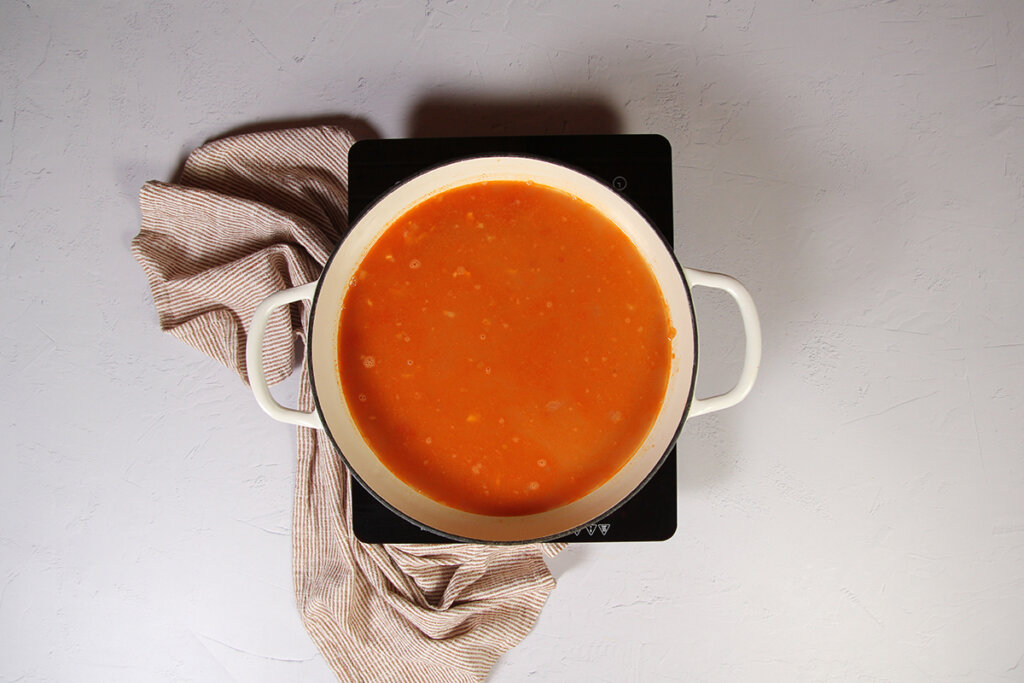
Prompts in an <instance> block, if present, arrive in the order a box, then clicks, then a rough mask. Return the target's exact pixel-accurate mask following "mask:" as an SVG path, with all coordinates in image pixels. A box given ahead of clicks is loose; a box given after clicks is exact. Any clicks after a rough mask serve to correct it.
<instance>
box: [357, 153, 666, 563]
mask: <svg viewBox="0 0 1024 683" xmlns="http://www.w3.org/2000/svg"><path fill="white" fill-rule="evenodd" d="M489 154H518V155H524V156H533V157H539V158H542V159H549V160H552V161H558V162H561V163H563V164H566V165H568V166H572V167H574V168H576V169H577V170H579V171H582V172H584V173H586V174H588V175H590V176H592V177H594V178H596V179H597V180H599V181H601V182H603V183H604V184H606V185H608V186H609V187H611V188H613V189H614V190H615V191H616V192H618V193H619V194H621V195H622V196H623V197H625V198H626V199H627V200H629V201H630V202H632V203H633V205H634V206H636V207H637V208H638V209H639V210H640V211H641V212H642V213H644V214H645V215H646V216H647V218H648V219H649V220H650V221H651V223H652V224H653V225H654V226H655V227H656V228H657V229H658V230H659V231H660V232H661V233H662V234H663V235H664V236H665V238H666V240H668V243H669V244H672V159H671V156H672V154H671V148H670V147H669V143H668V141H667V140H666V139H665V138H663V137H661V136H660V135H578V136H577V135H566V136H542V137H494V138H419V139H408V140H363V141H360V142H357V143H356V144H355V145H354V146H353V147H352V150H351V151H350V152H349V220H350V222H352V223H355V221H356V220H357V219H358V218H359V217H360V216H361V215H362V214H363V213H364V212H365V211H366V210H367V209H368V208H369V207H370V206H371V205H372V204H373V203H374V202H375V201H376V200H377V198H378V197H380V196H381V195H383V194H385V193H386V192H387V191H388V190H390V189H391V188H392V187H394V186H395V185H396V184H398V183H400V182H402V181H404V180H406V179H407V178H409V177H410V176H413V175H416V174H418V173H421V172H423V171H425V170H427V169H429V168H432V167H434V166H438V165H440V164H443V163H447V162H450V161H455V160H457V159H463V158H466V157H474V156H485V155H489ZM351 490H352V526H353V529H354V531H355V534H356V537H357V538H359V540H361V541H363V542H365V543H451V540H450V539H446V538H444V537H442V536H438V535H437V534H434V533H431V532H429V531H426V530H425V529H422V528H420V527H418V526H416V525H414V524H412V523H410V522H408V521H406V520H405V519H403V518H402V517H400V516H398V515H397V514H395V513H394V512H392V511H391V510H389V509H388V508H387V507H385V506H384V505H383V504H382V503H381V502H379V501H378V500H377V499H376V498H374V497H373V495H371V494H370V493H369V492H367V491H366V489H364V488H363V487H362V485H361V484H360V483H359V482H358V481H356V480H355V479H353V480H352V487H351ZM675 530H676V451H675V448H674V447H673V449H672V451H671V452H670V453H669V454H668V457H666V458H665V460H664V462H663V463H662V466H661V468H660V469H659V470H658V471H657V472H656V473H655V474H654V476H653V477H652V478H651V479H650V480H649V481H648V482H647V484H646V485H645V486H644V487H643V488H642V489H641V490H640V491H639V492H637V494H636V495H634V496H633V497H632V498H631V499H630V500H629V501H627V502H626V503H625V504H624V505H622V506H621V507H620V508H618V509H617V510H615V511H614V512H612V513H611V514H609V515H607V516H606V517H604V518H603V519H601V520H598V521H597V522H595V523H594V524H591V525H589V526H587V527H585V528H584V529H582V530H579V531H576V532H570V533H569V534H567V535H566V536H564V537H562V538H561V539H558V540H560V541H565V542H569V543H600V542H603V543H607V542H614V541H663V540H665V539H668V538H670V537H671V536H672V534H674V533H675Z"/></svg>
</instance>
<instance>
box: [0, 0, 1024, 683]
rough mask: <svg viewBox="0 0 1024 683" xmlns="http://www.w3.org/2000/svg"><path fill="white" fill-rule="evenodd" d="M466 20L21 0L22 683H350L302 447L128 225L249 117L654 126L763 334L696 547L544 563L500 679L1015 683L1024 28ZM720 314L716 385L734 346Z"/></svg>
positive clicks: (9, 440)
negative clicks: (324, 592) (550, 111)
mask: <svg viewBox="0 0 1024 683" xmlns="http://www.w3.org/2000/svg"><path fill="white" fill-rule="evenodd" d="M467 4H468V3H467V2H440V1H435V2H426V3H424V4H422V5H420V3H412V2H404V3H402V2H392V3H373V2H369V1H364V2H355V3H344V4H340V3H339V4H336V5H331V4H330V3H327V4H324V3H307V4H302V5H296V4H293V3H270V2H260V3H255V4H252V3H250V4H245V5H243V4H237V3H213V2H200V1H196V0H186V1H184V2H173V3H172V2H143V3H129V2H106V3H98V2H85V3H80V2H71V1H70V0H63V1H57V0H54V1H52V2H47V3H44V2H35V1H33V0H7V1H6V2H4V3H2V5H0V79H2V80H0V88H2V90H0V92H2V95H0V131H2V132H0V160H2V164H3V166H2V173H0V183H2V184H0V225H2V244H0V283H2V289H3V297H2V300H0V311H2V320H3V340H2V360H3V363H2V366H0V375H2V383H3V389H4V390H3V394H2V406H0V408H2V412H3V415H4V419H3V421H2V425H3V427H2V429H3V431H2V443H3V453H2V458H0V680H3V681H24V682H29V681H49V680H78V681H110V680H150V681H184V680H202V681H228V680H245V681H299V680H302V681H327V680H330V679H331V674H330V672H329V671H328V669H327V667H326V665H325V664H324V662H323V660H322V659H321V658H320V656H319V655H318V654H317V653H316V651H315V648H314V647H313V645H312V644H311V643H310V641H309V639H308V638H307V637H306V635H305V633H304V632H303V629H302V626H301V625H300V623H299V620H298V617H297V614H296V611H295V608H294V603H293V597H292V590H291V575H290V557H289V549H290V546H289V537H288V532H289V525H290V509H291V495H292V491H291V482H292V469H293V453H292V451H293V435H292V432H291V430H290V429H289V428H288V427H285V426H283V425H278V424H275V423H273V422H271V421H270V420H268V419H266V418H265V417H264V416H263V415H262V413H261V412H260V410H259V409H258V408H257V407H256V404H255V402H254V401H253V400H252V398H251V396H250V395H249V394H248V391H247V389H246V388H245V387H244V386H243V385H242V384H241V382H239V381H238V380H237V379H236V378H234V377H232V376H231V375H229V374H228V373H227V372H226V371H225V370H223V369H221V368H220V367H218V366H216V365H214V364H213V362H212V361H209V360H207V359H206V358H204V357H202V356H200V355H199V354H198V353H195V352H193V351H191V350H189V349H187V348H185V347H184V346H183V345H181V344H180V343H178V342H177V341H175V340H174V339H172V338H170V337H167V336H165V335H163V334H161V333H160V332H159V330H158V329H157V325H156V316H155V314H154V312H153V308H152V304H151V302H150V300H149V298H148V293H147V289H146V284H145V282H144V279H143V277H142V273H141V270H140V269H139V268H138V267H137V265H136V264H135V263H134V262H133V260H132V259H131V257H130V255H129V252H128V242H129V240H130V238H131V236H132V235H133V234H134V233H135V231H136V230H137V225H138V213H137V208H136V200H135V195H136V192H137V190H138V188H139V186H140V184H141V183H142V182H143V181H145V180H147V179H150V178H157V179H168V178H169V177H170V176H171V174H172V173H173V171H174V169H175V167H176V165H177V164H178V163H179V162H180V160H181V159H182V158H183V155H184V154H185V153H186V152H187V150H188V149H190V148H192V147H193V146H195V145H197V144H199V143H201V142H202V141H203V140H205V139H207V138H209V137H211V136H215V135H220V134H223V133H225V132H226V131H228V130H230V129H232V128H235V127H238V126H243V125H249V124H253V123H256V122H260V121H266V120H274V119H290V118H304V117H310V116H323V115H334V114H344V115H348V116H353V117H358V118H361V119H363V120H364V121H365V123H368V124H369V125H370V126H372V127H373V128H374V129H376V131H377V132H378V133H379V134H380V135H382V136H387V137H393V136H403V135H408V134H410V133H412V132H429V131H430V130H432V129H431V128H430V126H431V125H437V121H436V119H438V116H436V115H435V116H434V117H433V118H434V119H435V122H434V124H431V123H430V118H431V117H430V116H429V115H428V114H429V112H430V111H431V107H435V108H436V107H437V106H438V103H439V102H442V103H443V102H444V101H445V100H446V98H456V99H466V98H470V99H477V100H484V101H489V100H494V102H495V104H494V106H493V107H492V112H497V111H500V110H502V109H503V108H506V107H517V108H518V109H517V111H519V113H520V116H519V118H518V121H519V123H518V124H517V125H516V126H512V127H510V128H501V127H497V128H495V131H496V132H501V131H502V130H509V129H511V130H520V129H523V128H530V129H536V128H543V129H547V130H549V131H555V132H557V131H560V130H562V129H563V128H564V129H565V130H569V131H574V130H589V129H591V126H592V125H596V124H593V120H591V121H590V122H587V121H585V120H584V119H585V118H586V117H587V116H590V117H591V119H594V118H595V117H596V118H601V117H602V116H603V117H604V118H605V119H606V121H605V124H608V123H609V122H610V123H611V124H614V123H615V122H616V121H617V122H618V129H619V130H620V131H622V132H660V133H662V134H664V135H665V136H666V137H668V138H669V140H670V141H671V143H672V145H673V158H674V173H675V179H674V180H675V182H674V184H675V188H676V194H675V202H676V205H675V216H676V220H677V244H678V253H679V254H680V257H681V260H682V261H683V262H684V263H685V264H686V265H689V266H694V267H699V268H710V269H719V270H722V271H725V272H727V273H729V274H732V275H734V276H736V277H738V278H739V279H741V280H742V281H743V282H744V283H745V284H746V285H747V286H748V287H749V288H750V290H751V292H752V293H753V295H754V297H755V299H756V300H757V302H758V304H759V305H760V308H761V314H762V319H763V324H764V333H765V362H764V365H763V369H762V373H761V377H760V379H759V384H758V386H757V387H756V388H755V390H754V393H753V394H752V395H751V396H750V398H749V399H748V400H747V401H746V402H745V403H743V404H741V405H740V406H738V407H737V408H735V409H732V410H730V411H729V412H727V413H722V414H719V415H717V416H710V417H705V418H701V419H699V420H698V419H695V420H694V421H693V422H692V423H690V424H689V425H687V428H686V430H685V432H684V435H683V437H682V440H681V452H682V455H681V467H680V475H679V488H680V504H679V518H680V528H679V531H678V533H677V534H676V536H675V538H673V539H672V540H671V541H669V542H666V543H662V544H654V545H635V546H605V547H593V546H591V547H575V548H573V549H572V550H570V551H568V552H567V553H565V554H564V555H563V556H561V557H559V558H558V559H556V560H555V561H554V562H553V566H554V569H555V571H556V573H557V574H558V575H559V576H560V585H559V587H558V589H557V590H556V591H555V593H554V594H553V596H552V598H551V599H550V601H549V603H548V605H547V608H546V609H545V611H544V613H543V615H542V617H541V620H540V622H539V624H538V626H537V628H536V630H535V631H534V632H533V633H532V634H531V635H530V636H529V637H528V638H527V640H526V641H524V642H523V643H522V645H520V646H519V647H518V648H516V649H515V650H513V651H511V652H510V653H509V654H508V655H506V656H505V657H504V658H503V660H502V661H501V662H500V663H499V665H498V667H497V669H496V670H495V672H494V675H493V676H492V678H493V680H494V681H521V680H551V681H561V680H607V681H620V680H643V681H651V680H660V679H682V680H708V681H754V680H786V681H818V680H850V681H853V680H857V681H869V680H893V681H907V680H936V681H945V680H954V681H960V680H962V681H996V680H1024V659H1022V658H1024V617H1022V615H1024V503H1022V502H1021V501H1022V497H1024V496H1022V495H1021V490H1022V487H1024V420H1022V418H1021V412H1022V396H1024V390H1022V384H1024V307H1022V305H1021V300H1022V295H1024V275H1022V269H1024V215H1022V207H1024V4H1021V3H1019V2H1017V0H1003V1H1002V2H998V1H990V2H982V1H978V2H943V1H939V0H931V1H927V2H925V1H923V0H922V1H918V2H909V1H908V2H888V3H880V2H838V1H834V0H833V1H825V0H819V1H817V2H815V1H812V0H801V1H797V0H786V1H782V2H774V1H772V2H769V1H768V0H763V1H762V2H757V3H755V2H753V1H752V0H735V1H733V2H718V1H716V0H709V1H708V2H700V3H680V2H676V1H675V0H660V1H658V2H654V1H648V2H644V3H626V2H622V3H617V4H610V3H592V2H589V1H584V0H575V1H573V2H558V3H556V2H515V1H513V2H476V3H473V6H472V8H470V9H467V7H466V5H467ZM599 5H600V6H599ZM569 97H575V98H580V99H582V100H584V101H585V102H586V103H587V104H586V105H585V106H583V107H580V106H577V105H572V104H565V98H569ZM537 101H540V102H544V103H546V104H548V105H552V106H555V108H556V110H555V114H554V115H552V116H546V115H545V114H544V113H543V112H542V111H540V110H538V109H535V108H533V106H532V103H534V102H537ZM431 103H433V104H431ZM442 109H443V107H442ZM588 111H589V114H588ZM424 112H427V113H426V114H424ZM602 112H603V113H602ZM560 116H561V118H559V117H560ZM441 118H444V117H443V116H442V117H441ZM566 118H567V119H568V120H567V121H565V125H564V126H563V120H562V119H566ZM524 121H525V123H524ZM442 123H443V121H442ZM605 127H607V125H606V126H605ZM478 132H479V131H478ZM698 313H699V314H701V315H703V319H704V321H705V323H704V324H705V328H706V331H705V332H704V335H703V344H702V349H703V351H704V361H705V362H706V367H705V369H704V371H703V375H702V379H701V383H700V384H701V387H702V388H703V389H704V390H705V391H713V390H715V389H722V388H724V387H726V386H727V385H728V384H729V382H730V378H731V377H732V376H733V374H734V373H735V372H736V370H737V366H738V362H739V356H740V354H741V352H742V342H741V341H740V340H739V339H738V338H737V330H738V321H737V318H738V316H736V314H735V312H734V311H733V310H732V309H731V308H730V307H729V305H728V302H727V300H726V299H725V298H724V297H718V296H714V295H711V294H706V295H704V296H703V297H701V299H700V303H699V310H698ZM283 393H285V394H287V391H285V392H283Z"/></svg>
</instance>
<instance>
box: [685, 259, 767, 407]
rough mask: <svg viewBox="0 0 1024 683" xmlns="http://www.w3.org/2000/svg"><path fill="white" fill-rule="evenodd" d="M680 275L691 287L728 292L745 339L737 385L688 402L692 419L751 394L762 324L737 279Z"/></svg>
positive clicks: (699, 273) (705, 274)
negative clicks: (719, 393)
mask: <svg viewBox="0 0 1024 683" xmlns="http://www.w3.org/2000/svg"><path fill="white" fill-rule="evenodd" d="M683 274H684V275H685V276H686V281H687V282H689V283H690V285H691V286H695V287H710V288H712V289H721V290H722V291H724V292H726V293H728V294H729V296H731V297H732V298H733V300H735V301H736V305H737V306H739V309H740V317H741V318H742V320H743V331H744V332H745V333H746V337H747V350H746V354H745V355H744V358H743V370H742V371H740V378H739V380H737V381H736V386H734V387H733V388H732V389H730V390H729V391H727V392H725V393H724V394H721V395H719V396H711V397H710V398H696V397H694V399H693V401H692V402H691V403H690V417H695V416H697V415H706V414H707V413H713V412H715V411H718V410H723V409H725V408H730V407H732V406H734V405H736V404H737V403H739V402H740V401H742V400H743V399H744V398H746V396H747V394H749V393H750V390H751V388H753V386H754V380H755V379H756V378H757V370H758V368H760V366H761V323H760V321H759V319H758V317H757V308H756V307H755V306H754V300H753V299H752V298H751V297H750V292H748V291H747V290H746V288H745V287H744V286H743V285H741V284H740V283H739V282H738V281H737V280H735V279H733V278H731V277H729V276H728V275H722V274H721V273H709V272H707V271H704V270H695V269H693V268H683Z"/></svg>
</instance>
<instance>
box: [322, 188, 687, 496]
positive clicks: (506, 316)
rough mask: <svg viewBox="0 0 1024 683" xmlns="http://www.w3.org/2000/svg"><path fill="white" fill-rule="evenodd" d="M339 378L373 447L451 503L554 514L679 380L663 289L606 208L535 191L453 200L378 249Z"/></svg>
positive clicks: (593, 478) (363, 276)
mask: <svg viewBox="0 0 1024 683" xmlns="http://www.w3.org/2000/svg"><path fill="white" fill-rule="evenodd" d="M340 332H341V334H340V335H339V340H340V341H339V356H338V357H339V372H340V375H341V384H342V389H343V391H344V394H345V399H346V402H347V403H348V406H349V408H350V410H351V412H352V415H353V417H354V419H355V422H356V425H357V426H358V428H359V430H360V432H361V433H362V435H363V438H364V439H366V441H367V443H368V444H369V445H370V447H371V448H372V449H373V451H374V452H375V453H376V454H377V456H378V458H380V460H381V461H382V462H383V463H384V464H385V465H386V466H387V467H388V468H389V469H390V470H391V471H392V472H394V474H395V475H396V476H398V477H399V478H400V479H402V480H403V481H405V482H406V483H407V484H409V485H410V486H412V487H413V488H415V489H417V490H418V491H420V492H421V493H423V494H425V495H426V496H428V497H430V498H432V499H434V500H436V501H438V502H441V503H443V504H445V505H448V506H451V507H454V508H457V509H460V510H465V511H468V512H475V513H480V514H487V515H523V514H531V513H537V512H543V511H545V510H549V509H551V508H554V507H558V506H560V505H564V504H566V503H569V502H571V501H573V500H576V499H578V498H581V497H582V496H584V495H586V494H587V493H589V492H590V491H592V490H593V489H595V488H597V487H598V486H600V485H601V484H603V483H604V482H605V481H607V480H608V479H609V478H611V477H612V476H613V475H614V474H615V473H616V472H617V471H618V470H619V469H620V468H621V467H622V466H623V465H624V464H625V463H626V462H627V461H628V460H629V458H630V457H631V456H632V454H633V453H634V452H635V451H636V449H637V448H638V447H639V446H640V445H641V443H642V442H643V441H644V439H645V438H646V436H647V433H648V431H649V430H650V428H651V426H652V425H653V423H654V420H655V418H656V416H657V413H658V410H659V408H660V406H661V402H662V400H663V398H664V395H665V389H666V386H667V383H668V374H669V367H670V360H671V349H670V338H671V335H673V334H674V333H675V332H674V330H672V328H671V326H670V321H669V320H668V315H667V311H666V307H665V303H664V300H663V298H662V294H661V290H660V288H659V287H658V284H657V282H656V280H655V278H654V275H653V274H652V273H651V271H650V269H649V267H648V266H647V264H646V263H645V262H644V260H643V258H642V257H641V256H640V253H639V252H638V251H637V249H636V248H635V247H634V246H633V244H632V242H631V241H630V240H629V238H627V237H626V236H625V234H623V233H622V231H621V230H619V228H618V227H617V226H616V225H615V224H614V223H612V222H611V221H609V220H608V219H607V218H605V217H604V216H603V215H602V214H601V213H600V212H598V211H597V210H596V209H595V208H594V207H592V206H590V205H589V204H587V203H585V202H583V201H582V200H580V199H578V198H576V197H573V196H571V195H568V194H566V193H564V192H561V191H559V190H555V189H552V188H549V187H545V186H541V185H536V184H532V183H526V182H518V181H500V182H493V181H492V182H488V183H478V184H473V185H467V186H463V187H459V188H455V189H452V190H448V191H446V192H443V193H441V194H439V195H436V196H434V197H432V198H430V199H428V200H426V201H424V202H422V203H421V204H419V205H417V206H415V207H413V208H412V209H411V210H409V211H408V212H407V213H406V214H404V215H403V216H402V217H401V218H400V219H399V220H397V221H396V222H395V223H394V224H393V225H391V226H390V227H389V228H388V229H387V230H386V231H385V233H384V235H383V236H382V237H381V238H380V239H379V240H378V241H377V242H376V243H375V244H374V246H373V247H372V248H371V249H370V251H369V252H368V253H367V255H366V256H365V258H364V259H363V261H362V263H361V264H360V267H359V270H358V271H357V273H356V275H355V277H354V278H353V280H352V282H351V284H350V287H349V289H348V291H347V293H346V296H345V301H344V308H343V310H342V315H341V330H340Z"/></svg>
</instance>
